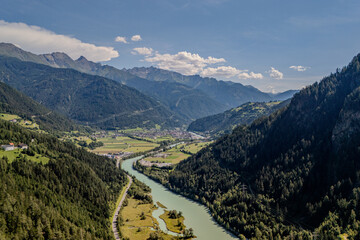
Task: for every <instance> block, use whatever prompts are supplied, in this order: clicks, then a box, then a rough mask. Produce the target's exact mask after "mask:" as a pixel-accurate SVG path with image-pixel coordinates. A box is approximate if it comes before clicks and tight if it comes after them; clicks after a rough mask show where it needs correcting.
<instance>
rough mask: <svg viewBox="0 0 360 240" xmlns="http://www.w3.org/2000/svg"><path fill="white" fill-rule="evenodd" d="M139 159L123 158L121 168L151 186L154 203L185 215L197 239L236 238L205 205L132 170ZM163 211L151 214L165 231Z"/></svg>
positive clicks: (224, 239)
mask: <svg viewBox="0 0 360 240" xmlns="http://www.w3.org/2000/svg"><path fill="white" fill-rule="evenodd" d="M139 159H141V157H136V158H132V159H128V160H125V161H124V162H123V163H122V165H121V168H122V169H124V170H126V171H127V172H128V173H129V174H131V175H133V176H135V177H136V178H137V179H138V180H140V181H142V182H144V183H145V184H146V185H148V186H149V187H150V188H151V195H152V197H153V200H154V203H156V202H160V203H162V204H163V205H165V206H166V207H167V209H169V210H177V211H181V212H182V213H183V216H184V217H185V221H184V224H185V225H186V227H187V228H192V229H193V230H194V234H195V235H196V236H197V239H198V240H227V239H238V238H236V237H235V236H234V235H233V234H231V233H229V232H228V231H226V230H225V229H224V228H223V227H221V226H220V225H219V224H217V223H216V222H215V221H214V220H213V219H212V217H211V214H210V212H209V210H208V209H207V208H206V207H205V206H203V205H201V204H199V203H197V202H195V201H192V200H189V199H187V198H185V197H183V196H181V195H178V194H175V193H173V192H171V191H169V190H168V189H167V188H165V187H164V186H163V185H161V184H159V183H157V182H155V181H154V180H151V179H150V178H148V177H147V176H145V175H144V174H142V173H139V172H138V171H136V170H134V169H133V167H132V165H133V163H134V162H135V161H137V160H139ZM163 211H164V210H163V209H162V208H159V209H158V210H156V211H154V212H153V216H154V217H156V218H157V220H158V222H159V224H160V228H161V230H163V231H164V232H166V226H165V223H164V221H163V220H162V219H160V218H159V216H160V215H161V214H162V213H163Z"/></svg>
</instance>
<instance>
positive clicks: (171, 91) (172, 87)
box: [126, 78, 226, 122]
mask: <svg viewBox="0 0 360 240" xmlns="http://www.w3.org/2000/svg"><path fill="white" fill-rule="evenodd" d="M126 85H128V86H130V87H133V88H135V89H138V90H139V91H141V92H143V93H145V94H146V95H149V96H152V97H154V98H155V99H159V101H161V102H163V103H166V105H167V106H168V107H169V108H170V109H171V110H172V111H173V112H176V113H177V114H178V115H180V116H181V117H182V118H184V119H186V120H187V122H190V121H193V120H195V119H197V118H201V117H204V116H209V115H212V114H215V113H219V112H222V111H224V110H226V107H225V105H222V104H220V103H218V102H217V101H215V100H213V99H211V98H209V97H208V96H207V95H206V94H204V93H203V92H201V91H199V90H197V89H193V88H191V87H189V86H186V85H184V84H180V83H171V82H156V81H149V80H145V79H142V78H139V79H136V80H129V81H127V82H126Z"/></svg>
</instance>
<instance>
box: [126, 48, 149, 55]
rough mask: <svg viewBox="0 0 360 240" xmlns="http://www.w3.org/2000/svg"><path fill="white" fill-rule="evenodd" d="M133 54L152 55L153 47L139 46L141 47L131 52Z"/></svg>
mask: <svg viewBox="0 0 360 240" xmlns="http://www.w3.org/2000/svg"><path fill="white" fill-rule="evenodd" d="M131 53H132V54H133V55H137V54H139V55H146V56H148V55H151V54H152V53H153V49H152V48H147V47H139V48H134V49H133V51H132V52H131Z"/></svg>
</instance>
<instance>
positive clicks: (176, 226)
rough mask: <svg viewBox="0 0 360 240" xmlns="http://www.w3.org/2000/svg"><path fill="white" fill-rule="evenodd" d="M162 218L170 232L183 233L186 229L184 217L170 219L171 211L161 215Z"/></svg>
mask: <svg viewBox="0 0 360 240" xmlns="http://www.w3.org/2000/svg"><path fill="white" fill-rule="evenodd" d="M160 218H161V219H162V220H164V222H165V224H166V228H167V229H168V230H169V231H172V232H175V233H182V232H183V230H184V229H185V225H184V217H183V216H181V217H179V218H169V211H166V210H165V212H164V213H163V214H161V215H160Z"/></svg>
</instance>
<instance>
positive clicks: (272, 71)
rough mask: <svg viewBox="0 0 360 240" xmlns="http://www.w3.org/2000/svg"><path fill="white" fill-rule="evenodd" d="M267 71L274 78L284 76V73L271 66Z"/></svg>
mask: <svg viewBox="0 0 360 240" xmlns="http://www.w3.org/2000/svg"><path fill="white" fill-rule="evenodd" d="M268 73H269V75H270V77H272V78H275V79H283V78H284V74H283V73H282V72H280V71H279V70H277V69H275V68H273V67H271V69H270V70H269V71H268Z"/></svg>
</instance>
